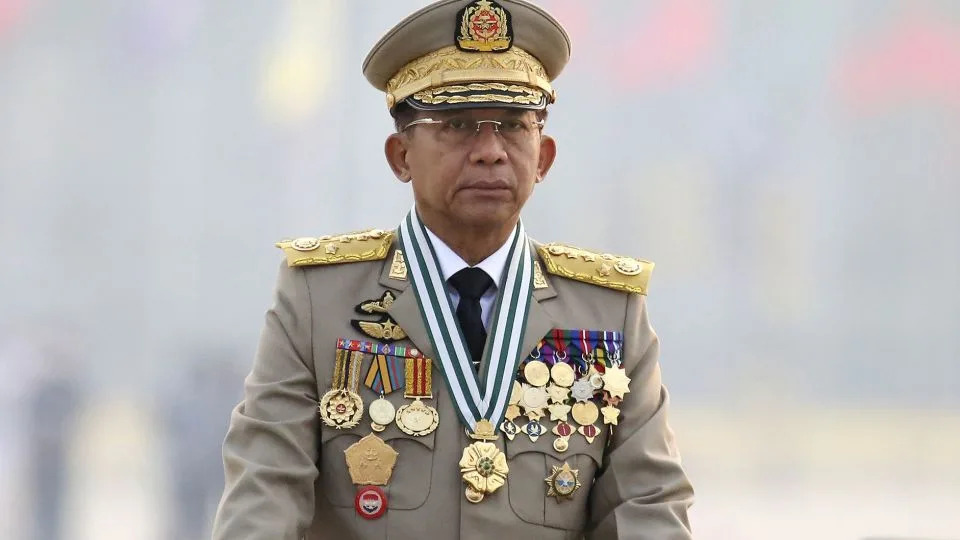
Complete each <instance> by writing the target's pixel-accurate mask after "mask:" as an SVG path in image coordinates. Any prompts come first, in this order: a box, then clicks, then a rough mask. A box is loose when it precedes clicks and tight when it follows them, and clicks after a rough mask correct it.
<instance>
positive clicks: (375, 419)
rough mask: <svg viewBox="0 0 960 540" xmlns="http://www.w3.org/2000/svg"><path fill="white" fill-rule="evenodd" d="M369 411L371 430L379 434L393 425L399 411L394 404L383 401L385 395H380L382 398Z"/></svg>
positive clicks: (372, 404) (371, 405)
mask: <svg viewBox="0 0 960 540" xmlns="http://www.w3.org/2000/svg"><path fill="white" fill-rule="evenodd" d="M368 411H369V413H370V420H372V422H371V423H370V429H372V430H374V431H376V432H377V433H379V432H381V431H383V430H384V429H387V426H389V425H390V424H392V423H393V419H394V418H395V417H396V415H397V410H396V409H395V408H394V406H393V403H390V402H389V401H387V400H385V399H383V394H380V397H379V398H378V399H376V400H374V401H373V403H371V404H370V408H369V409H368Z"/></svg>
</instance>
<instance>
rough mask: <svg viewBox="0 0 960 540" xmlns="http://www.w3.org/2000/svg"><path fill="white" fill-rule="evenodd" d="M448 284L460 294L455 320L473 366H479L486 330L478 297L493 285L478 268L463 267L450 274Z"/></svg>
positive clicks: (475, 367)
mask: <svg viewBox="0 0 960 540" xmlns="http://www.w3.org/2000/svg"><path fill="white" fill-rule="evenodd" d="M448 281H449V282H450V285H453V288H454V289H456V290H457V292H458V293H459V294H460V303H459V304H457V320H458V321H460V329H461V330H463V337H464V338H465V339H466V340H467V348H468V349H470V356H471V359H472V360H473V368H474V369H477V368H478V367H479V366H480V358H481V356H483V345H484V343H486V341H487V331H486V330H485V329H484V328H483V318H482V317H481V310H480V297H481V296H483V293H485V292H487V289H489V288H490V286H491V285H493V280H492V279H490V276H488V275H487V273H486V272H484V271H483V270H481V269H479V268H464V269H463V270H460V271H459V272H457V273H456V274H454V275H452V276H450V279H449V280H448Z"/></svg>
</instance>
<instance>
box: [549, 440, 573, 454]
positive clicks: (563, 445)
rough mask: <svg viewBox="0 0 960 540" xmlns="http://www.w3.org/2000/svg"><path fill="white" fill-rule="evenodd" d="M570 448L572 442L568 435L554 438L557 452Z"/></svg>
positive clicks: (554, 446) (554, 447)
mask: <svg viewBox="0 0 960 540" xmlns="http://www.w3.org/2000/svg"><path fill="white" fill-rule="evenodd" d="M568 448H570V442H569V439H568V438H567V437H558V438H556V439H554V440H553V449H554V450H556V451H557V452H566V451H567V449H568Z"/></svg>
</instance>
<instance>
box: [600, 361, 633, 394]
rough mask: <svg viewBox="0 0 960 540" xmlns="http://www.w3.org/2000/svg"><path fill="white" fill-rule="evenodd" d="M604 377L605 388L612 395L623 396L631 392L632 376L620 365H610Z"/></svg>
mask: <svg viewBox="0 0 960 540" xmlns="http://www.w3.org/2000/svg"><path fill="white" fill-rule="evenodd" d="M601 377H603V389H604V390H606V391H607V392H610V396H611V397H617V398H621V399H622V398H623V395H624V394H626V393H628V392H630V377H627V373H626V372H625V371H624V370H623V368H622V367H620V366H613V367H608V368H607V370H606V372H605V373H604V374H603V375H601Z"/></svg>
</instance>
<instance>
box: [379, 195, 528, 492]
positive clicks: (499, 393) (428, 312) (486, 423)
mask: <svg viewBox="0 0 960 540" xmlns="http://www.w3.org/2000/svg"><path fill="white" fill-rule="evenodd" d="M399 238H400V243H401V246H402V248H403V251H404V255H405V256H406V258H407V265H408V270H409V275H408V277H409V278H410V281H411V285H412V288H413V290H414V292H415V294H416V298H417V303H418V305H419V307H420V311H421V313H422V314H423V319H424V323H425V326H426V329H427V335H428V337H429V338H430V343H431V345H432V347H433V350H434V353H435V358H434V360H435V361H437V362H438V364H439V367H440V369H441V372H442V374H443V376H444V377H445V379H446V382H447V386H448V388H449V390H450V396H451V398H452V401H453V406H454V409H455V410H456V411H457V416H458V417H459V418H460V421H461V422H462V423H463V425H464V426H465V427H466V428H467V429H469V430H472V432H473V433H472V436H473V437H474V438H475V439H479V440H477V442H474V443H472V444H470V445H469V446H467V447H466V448H465V449H464V451H463V456H462V458H461V460H460V463H459V465H460V472H461V474H462V477H463V482H464V483H465V484H466V485H467V487H466V489H465V495H466V497H467V500H468V501H471V502H480V501H482V500H483V498H484V497H486V496H487V495H490V494H492V493H494V492H495V491H496V490H497V489H499V488H500V487H502V486H503V485H504V484H505V483H506V477H507V473H508V472H509V469H508V468H507V463H506V456H504V455H503V452H501V451H500V449H499V448H498V447H497V445H496V444H493V443H491V442H489V441H488V440H485V439H487V438H489V437H491V436H492V437H494V438H496V437H497V434H496V431H495V429H496V427H498V426H500V425H501V422H502V421H503V419H504V417H505V412H506V409H507V407H508V401H509V400H510V397H511V390H512V383H513V382H514V375H515V374H516V372H517V365H518V363H519V361H520V359H521V358H523V357H524V356H525V354H522V353H521V349H522V348H523V343H522V341H523V333H524V330H525V326H526V320H527V310H528V309H529V305H530V298H531V293H532V291H533V257H532V254H531V251H530V244H529V241H528V239H527V236H526V233H525V231H524V228H523V223H522V222H518V223H517V227H516V228H515V229H514V232H513V236H512V239H511V240H510V249H509V253H508V255H507V264H506V266H505V268H504V277H503V279H502V282H501V283H498V284H497V286H498V287H497V288H498V290H499V291H500V294H499V295H498V299H497V303H496V309H495V310H494V316H493V318H492V320H491V325H490V330H489V338H488V343H487V346H486V348H485V351H484V354H485V356H484V358H483V361H482V365H484V366H486V368H485V371H484V372H483V373H481V374H479V375H478V374H477V372H476V371H474V369H473V366H472V363H471V357H470V354H469V352H468V348H467V347H466V344H465V340H464V337H463V332H462V330H461V329H460V325H459V323H458V322H457V318H456V317H455V315H454V313H455V311H454V309H453V305H452V303H451V302H450V298H449V297H448V296H447V291H446V282H445V281H444V279H443V272H442V271H441V269H440V265H439V262H438V261H437V258H436V254H435V253H434V250H433V246H431V244H430V239H429V237H428V235H427V231H426V228H425V227H424V225H423V224H422V223H421V222H420V220H419V218H418V217H417V213H416V209H414V210H411V211H410V213H409V214H408V215H407V218H406V219H405V220H404V221H403V223H402V224H401V225H400V231H399ZM397 420H398V422H397V423H398V426H399V424H400V412H399V411H398V413H397ZM488 431H489V432H488Z"/></svg>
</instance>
